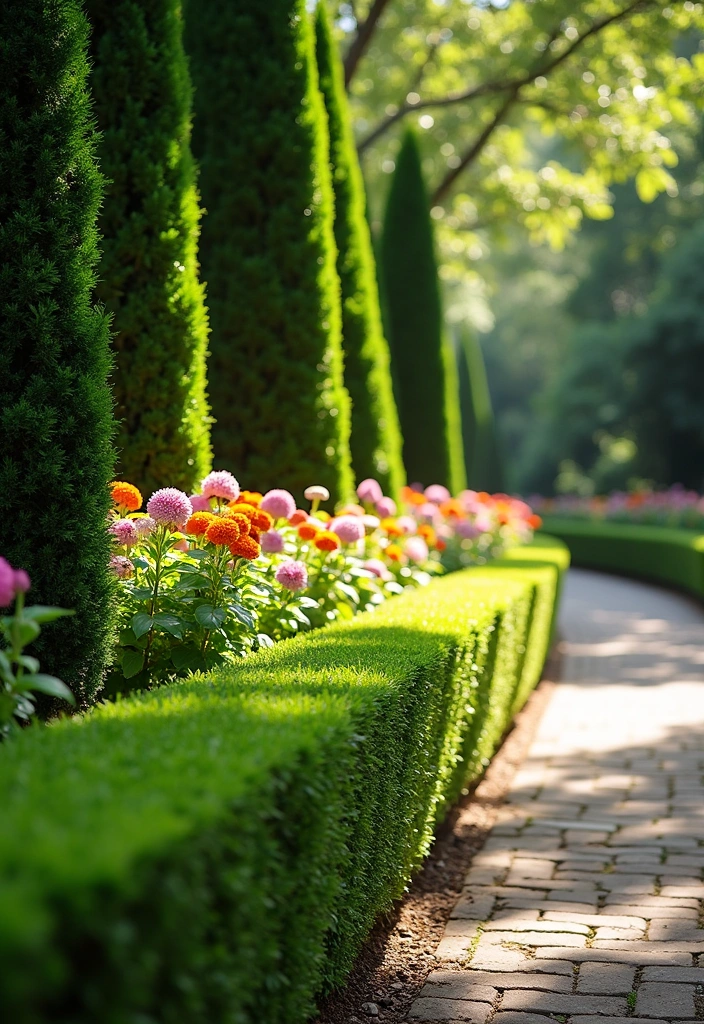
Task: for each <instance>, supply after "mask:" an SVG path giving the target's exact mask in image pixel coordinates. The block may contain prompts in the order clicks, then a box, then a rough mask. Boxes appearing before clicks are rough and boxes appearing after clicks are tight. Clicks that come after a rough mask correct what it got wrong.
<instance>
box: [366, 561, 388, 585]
mask: <svg viewBox="0 0 704 1024" xmlns="http://www.w3.org/2000/svg"><path fill="white" fill-rule="evenodd" d="M364 568H365V569H366V570H367V572H373V573H374V575H375V576H378V578H379V579H380V580H388V579H390V578H391V573H390V572H389V570H388V569H387V568H386V566H385V565H384V563H383V562H382V561H381V559H380V558H368V559H367V560H366V562H365V563H364Z"/></svg>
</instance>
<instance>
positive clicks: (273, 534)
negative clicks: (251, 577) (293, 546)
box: [259, 530, 284, 555]
mask: <svg viewBox="0 0 704 1024" xmlns="http://www.w3.org/2000/svg"><path fill="white" fill-rule="evenodd" d="M259 542H260V544H261V546H262V551H263V552H264V554H265V555H278V554H279V552H281V551H283V549H284V538H283V536H282V535H281V534H280V533H279V531H278V530H267V531H266V533H263V534H262V535H261V537H260V539H259Z"/></svg>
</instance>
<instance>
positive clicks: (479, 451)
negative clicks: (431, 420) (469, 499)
mask: <svg viewBox="0 0 704 1024" xmlns="http://www.w3.org/2000/svg"><path fill="white" fill-rule="evenodd" d="M456 339H457V364H458V372H459V392H460V410H461V414H462V440H463V443H464V458H465V466H466V471H467V485H468V486H469V487H472V488H473V489H474V490H477V491H491V492H493V491H500V490H501V488H502V486H503V474H502V467H501V461H500V458H499V451H498V444H497V438H496V424H495V421H494V411H493V409H492V405H491V395H490V393H489V384H488V381H487V377H486V367H485V365H484V356H483V355H482V349H481V345H480V344H479V339H478V338H477V336H476V334H474V332H473V331H472V330H471V328H470V327H469V326H468V325H466V324H463V325H461V326H460V327H459V328H458V330H457V332H456Z"/></svg>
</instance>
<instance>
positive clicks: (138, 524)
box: [132, 516, 156, 539]
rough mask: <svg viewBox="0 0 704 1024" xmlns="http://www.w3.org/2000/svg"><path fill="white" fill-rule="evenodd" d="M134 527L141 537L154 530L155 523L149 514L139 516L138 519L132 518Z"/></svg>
mask: <svg viewBox="0 0 704 1024" xmlns="http://www.w3.org/2000/svg"><path fill="white" fill-rule="evenodd" d="M132 522H133V523H134V528H135V530H136V531H137V534H138V535H139V537H140V539H141V538H142V537H148V536H149V534H150V533H153V532H154V530H156V523H155V522H154V520H153V519H152V517H151V516H140V517H139V519H133V520H132Z"/></svg>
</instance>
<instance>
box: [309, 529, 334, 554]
mask: <svg viewBox="0 0 704 1024" xmlns="http://www.w3.org/2000/svg"><path fill="white" fill-rule="evenodd" d="M313 543H314V545H315V546H316V548H317V549H318V551H337V549H338V548H339V546H340V538H339V537H338V536H337V534H336V533H332V531H331V530H321V531H320V533H319V534H318V536H317V537H316V538H315V540H314V541H313Z"/></svg>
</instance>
